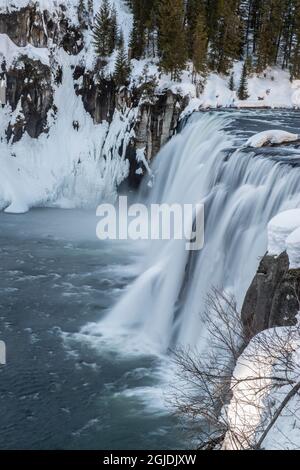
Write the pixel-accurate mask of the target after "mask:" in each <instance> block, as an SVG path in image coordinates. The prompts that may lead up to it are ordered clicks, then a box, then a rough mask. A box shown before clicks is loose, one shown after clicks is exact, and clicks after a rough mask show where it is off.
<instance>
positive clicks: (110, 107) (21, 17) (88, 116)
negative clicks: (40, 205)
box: [0, 1, 188, 209]
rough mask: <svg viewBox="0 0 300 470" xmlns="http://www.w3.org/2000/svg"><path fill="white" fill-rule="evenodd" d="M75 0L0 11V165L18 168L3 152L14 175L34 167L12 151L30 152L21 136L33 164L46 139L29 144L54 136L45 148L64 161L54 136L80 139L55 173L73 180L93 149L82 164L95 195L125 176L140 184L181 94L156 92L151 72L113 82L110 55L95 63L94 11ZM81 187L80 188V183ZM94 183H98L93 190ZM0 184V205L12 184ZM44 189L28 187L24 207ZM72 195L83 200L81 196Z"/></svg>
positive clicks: (176, 113)
mask: <svg viewBox="0 0 300 470" xmlns="http://www.w3.org/2000/svg"><path fill="white" fill-rule="evenodd" d="M79 3H80V2H76V1H74V2H71V3H70V2H69V3H68V2H67V3H66V5H63V4H60V5H59V6H56V7H55V8H54V7H53V8H51V9H49V10H48V9H43V8H42V7H40V6H39V5H38V4H37V2H35V1H31V2H24V5H25V6H24V7H22V8H21V7H16V8H11V9H10V10H5V9H2V10H0V65H1V69H0V82H1V97H2V98H1V103H2V109H0V113H1V115H0V123H1V136H0V137H1V139H0V140H1V146H2V154H3V155H5V156H6V158H7V162H8V167H9V168H8V172H9V174H10V176H9V179H11V178H12V179H14V175H13V173H14V172H15V171H16V169H15V168H13V169H11V168H10V167H11V165H12V163H11V160H10V157H11V156H13V157H16V158H17V159H18V158H20V160H18V162H19V164H18V168H19V166H20V165H21V167H22V168H21V169H18V170H17V171H18V173H19V172H20V171H21V172H22V171H23V170H24V173H28V171H30V172H32V173H33V172H34V168H31V164H32V162H30V161H28V160H27V161H25V160H24V156H23V155H22V156H20V154H21V152H26V153H28V152H27V148H24V145H25V147H27V146H28V145H29V146H30V143H29V142H30V140H28V138H30V139H32V142H33V145H32V146H30V153H32V152H33V149H35V148H36V149H38V152H39V154H38V155H36V157H34V156H33V160H35V165H36V164H37V162H36V160H38V159H40V158H43V162H42V164H43V165H44V162H45V159H46V158H49V153H50V148H49V149H48V150H47V152H46V150H45V145H44V144H42V146H41V145H37V144H36V143H34V141H38V142H42V141H43V142H45V138H46V139H48V140H49V142H50V141H53V148H52V153H57V152H61V153H62V155H61V158H64V155H63V154H65V153H66V151H64V148H63V147H64V145H65V144H64V145H63V147H61V146H60V147H58V146H59V142H58V140H59V139H58V137H57V133H58V132H60V134H61V139H65V140H67V141H69V142H71V141H72V140H74V139H76V140H78V142H79V145H77V147H76V146H75V145H74V148H73V150H72V152H73V154H72V164H70V165H67V166H68V167H67V168H64V170H61V169H60V170H59V172H60V173H61V171H66V172H68V174H66V175H63V176H64V177H66V178H68V179H70V173H71V172H73V173H74V172H75V173H76V175H77V179H79V176H78V173H80V172H82V165H89V166H90V162H87V160H89V161H90V160H91V155H93V156H94V155H95V154H96V155H97V156H96V159H97V165H96V164H95V168H94V170H93V171H92V170H88V171H89V172H90V173H94V175H95V178H97V174H98V177H99V179H98V180H97V181H96V182H93V185H94V186H97V189H96V191H97V196H95V198H94V199H99V197H100V196H101V198H107V197H108V194H109V195H110V196H112V195H113V193H116V191H117V187H118V186H119V185H120V183H121V182H122V181H124V180H128V181H129V184H130V185H131V186H134V187H137V186H138V185H139V183H140V181H141V178H142V176H143V175H144V174H145V173H146V172H147V171H148V169H149V165H148V164H149V162H150V161H151V160H152V159H153V157H154V156H155V155H156V154H157V152H158V151H159V149H160V148H161V146H162V145H164V144H165V143H166V142H167V141H168V139H169V138H170V137H171V136H172V135H173V134H174V132H175V131H176V128H177V125H178V123H179V120H180V116H181V113H182V111H183V110H184V108H185V107H186V105H187V104H188V97H187V96H185V95H184V94H182V93H180V92H177V91H176V90H175V91H174V90H171V89H168V88H165V89H158V88H157V87H156V84H155V83H154V82H153V77H144V76H143V77H137V76H135V77H134V80H132V81H131V82H130V84H129V85H128V87H121V88H120V87H119V88H118V87H117V86H116V84H115V82H114V79H113V74H112V64H111V63H110V59H109V60H108V61H107V62H103V61H102V60H99V59H97V57H96V56H95V53H94V49H93V45H92V22H93V15H94V11H88V10H84V11H83V10H82V9H80V7H79ZM42 5H43V4H42ZM70 5H72V9H70V8H71V7H70ZM124 15H125V13H124ZM127 16H128V15H127ZM67 95H68V99H67ZM90 120H91V121H90ZM58 128H59V130H58ZM78 132H80V133H81V134H84V140H85V142H86V146H85V147H83V140H82V139H79V137H78V136H77V135H75V134H76V133H78ZM54 134H56V140H55V139H54ZM52 136H53V138H52ZM93 136H95V138H94V139H93ZM100 136H101V138H100ZM49 142H47V146H48V147H49V146H50V143H49ZM68 151H69V149H68ZM46 154H47V155H46ZM21 158H22V160H24V161H23V164H22V163H21ZM93 158H94V157H93ZM108 162H109V168H107V167H108ZM14 165H15V164H14ZM50 165H51V162H50ZM80 165H81V168H79V167H80ZM23 166H24V168H23ZM96 166H97V168H96ZM112 166H114V168H115V169H114V170H112V169H111V167H112ZM49 171H50V169H49ZM54 171H55V169H54ZM84 173H86V170H85V171H84ZM35 176H36V175H35ZM38 178H39V179H43V182H42V186H45V183H44V181H45V182H46V180H48V179H47V176H46V175H44V174H42V175H41V176H39V177H38ZM57 178H58V179H59V176H58V177H57ZM90 178H91V176H89V180H90ZM103 179H104V180H105V181H103ZM85 182H86V181H85ZM99 182H101V184H100V183H99ZM0 183H1V182H0ZM12 184H13V183H12ZM26 184H27V186H28V183H26ZM29 184H31V183H29ZM61 184H64V182H62V181H59V182H57V184H56V187H55V189H54V194H55V196H53V197H52V199H54V198H55V197H57V195H58V194H61V193H62V192H63V193H64V196H63V197H65V192H66V191H65V190H64V189H63V188H62V187H60V186H61ZM89 184H90V182H89ZM80 185H81V186H82V187H83V186H84V181H82V184H80ZM2 186H3V187H4V185H2ZM10 186H11V184H10ZM99 186H101V187H103V186H104V187H103V189H99ZM108 186H109V188H107V187H108ZM0 187H1V184H0ZM3 187H2V188H0V207H1V206H2V207H5V206H6V207H7V206H9V205H10V204H12V202H13V200H14V199H16V191H15V190H14V191H11V190H8V189H6V190H5V188H4V189H3ZM1 189H2V193H3V194H2V195H1ZM4 190H5V191H4ZM24 191H25V190H24ZM50 191H53V186H51V188H50V187H48V184H47V187H46V188H43V191H42V193H43V194H40V193H41V191H39V196H38V197H37V198H32V197H31V196H30V197H29V196H28V195H27V194H26V195H25V198H27V199H28V204H27V203H26V204H25V205H24V207H25V208H27V206H28V205H29V206H31V205H35V199H39V202H40V201H45V194H44V193H45V192H46V193H47V194H49V193H50ZM25 192H26V191H25ZM67 193H68V194H67V198H68V199H70V198H73V197H72V196H71V195H70V191H69V192H68V191H67ZM77 193H78V194H77V199H80V201H81V202H80V205H81V204H83V197H86V193H85V194H84V195H82V194H79V192H78V191H77ZM100 193H102V194H100ZM27 196H28V197H27ZM22 197H23V194H22ZM47 197H48V196H46V198H47ZM18 199H20V197H19V196H18ZM33 199H34V200H33ZM73 199H74V198H73ZM94 199H93V202H94ZM89 202H90V201H89ZM74 204H75V205H78V202H75V203H74ZM21 206H23V205H22V204H21ZM21 209H22V208H21Z"/></svg>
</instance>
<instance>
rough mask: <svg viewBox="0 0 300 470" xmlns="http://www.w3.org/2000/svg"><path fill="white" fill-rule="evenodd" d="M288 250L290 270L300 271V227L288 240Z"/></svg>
mask: <svg viewBox="0 0 300 470" xmlns="http://www.w3.org/2000/svg"><path fill="white" fill-rule="evenodd" d="M286 250H287V254H288V255H289V260H290V268H291V269H298V268H299V267H300V227H299V228H297V229H296V230H295V231H294V232H292V233H291V235H289V237H288V238H287V240H286Z"/></svg>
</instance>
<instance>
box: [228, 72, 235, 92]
mask: <svg viewBox="0 0 300 470" xmlns="http://www.w3.org/2000/svg"><path fill="white" fill-rule="evenodd" d="M228 87H229V90H230V91H234V90H235V83H234V73H232V74H231V75H230V79H229V83H228Z"/></svg>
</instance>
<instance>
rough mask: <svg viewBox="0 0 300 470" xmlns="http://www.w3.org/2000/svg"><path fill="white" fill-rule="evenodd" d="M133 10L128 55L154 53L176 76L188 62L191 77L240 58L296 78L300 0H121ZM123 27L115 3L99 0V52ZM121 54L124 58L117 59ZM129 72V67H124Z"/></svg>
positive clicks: (251, 67) (248, 68)
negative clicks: (274, 68) (279, 69)
mask: <svg viewBox="0 0 300 470" xmlns="http://www.w3.org/2000/svg"><path fill="white" fill-rule="evenodd" d="M124 2H125V3H126V4H127V5H128V7H129V8H130V10H131V11H132V13H133V29H132V33H131V38H130V45H129V58H130V59H138V60H139V59H142V58H157V59H158V60H159V64H160V67H161V69H162V71H164V72H166V73H170V74H171V77H172V78H173V79H179V78H180V75H181V73H182V71H183V70H184V69H185V68H186V65H187V63H188V62H192V64H193V77H194V79H195V80H196V79H197V76H199V75H201V76H203V77H205V76H206V75H207V73H208V72H210V71H213V72H216V73H219V74H225V75H226V74H230V71H231V68H232V65H233V62H234V61H235V60H242V61H244V63H245V67H244V69H245V73H252V72H257V73H262V72H263V71H264V70H265V69H266V68H267V67H268V66H279V67H281V68H282V69H284V70H289V71H290V75H291V79H298V78H300V0H124ZM120 36H122V32H120V31H119V30H118V27H117V18H116V12H115V10H114V7H112V6H111V5H110V3H109V0H103V3H102V6H101V9H100V12H99V13H98V15H97V17H96V21H95V27H94V43H95V49H96V52H97V53H98V54H99V55H102V56H106V55H109V54H110V53H111V52H112V51H113V50H114V49H115V48H116V47H118V48H119V59H120V60H119V62H121V64H123V65H124V63H125V62H124V60H125V56H126V54H125V50H124V44H122V37H121V38H120ZM121 59H122V60H121ZM127 72H128V69H127Z"/></svg>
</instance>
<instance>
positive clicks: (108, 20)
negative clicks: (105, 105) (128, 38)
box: [93, 0, 117, 57]
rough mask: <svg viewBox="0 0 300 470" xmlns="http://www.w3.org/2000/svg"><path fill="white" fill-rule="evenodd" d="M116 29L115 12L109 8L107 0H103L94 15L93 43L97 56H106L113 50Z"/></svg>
mask: <svg viewBox="0 0 300 470" xmlns="http://www.w3.org/2000/svg"><path fill="white" fill-rule="evenodd" d="M116 29H117V18H116V13H115V11H114V10H111V7H110V3H109V0H103V2H102V5H101V8H100V11H99V12H98V13H97V15H96V18H95V25H94V30H93V43H94V47H95V51H96V54H97V55H98V56H100V57H107V56H109V55H110V54H111V53H112V52H113V50H114V48H115V42H116V34H117V33H116Z"/></svg>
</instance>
